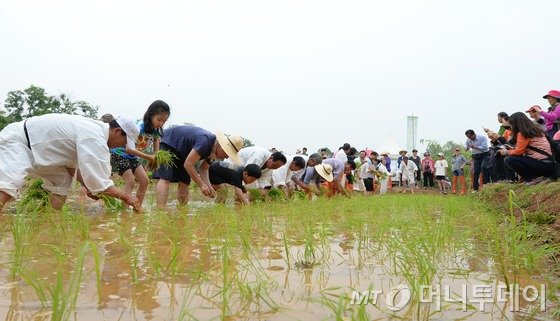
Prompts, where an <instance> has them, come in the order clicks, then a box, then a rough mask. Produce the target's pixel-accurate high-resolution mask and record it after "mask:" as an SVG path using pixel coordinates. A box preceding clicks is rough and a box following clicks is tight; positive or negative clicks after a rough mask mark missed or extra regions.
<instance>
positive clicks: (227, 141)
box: [215, 130, 243, 165]
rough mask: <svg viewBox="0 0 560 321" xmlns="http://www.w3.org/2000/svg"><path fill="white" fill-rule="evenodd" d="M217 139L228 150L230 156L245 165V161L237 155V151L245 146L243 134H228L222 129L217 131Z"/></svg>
mask: <svg viewBox="0 0 560 321" xmlns="http://www.w3.org/2000/svg"><path fill="white" fill-rule="evenodd" d="M215 134H216V139H217V140H218V144H220V147H222V149H223V150H224V152H226V154H227V155H228V158H229V159H231V160H232V161H233V162H234V163H235V164H237V165H243V162H242V161H241V159H240V158H239V156H237V153H238V152H239V150H240V149H241V148H243V137H241V136H226V135H225V134H224V133H222V132H221V131H218V130H217V131H216V133H215Z"/></svg>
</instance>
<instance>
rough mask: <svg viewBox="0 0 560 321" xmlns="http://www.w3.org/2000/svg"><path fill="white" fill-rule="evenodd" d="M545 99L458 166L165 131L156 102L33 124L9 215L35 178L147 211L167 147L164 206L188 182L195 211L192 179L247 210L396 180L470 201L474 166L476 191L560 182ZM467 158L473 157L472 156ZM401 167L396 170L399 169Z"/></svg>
mask: <svg viewBox="0 0 560 321" xmlns="http://www.w3.org/2000/svg"><path fill="white" fill-rule="evenodd" d="M543 98H544V99H546V100H547V101H548V102H549V104H550V107H549V108H548V109H547V110H546V111H545V110H544V109H543V108H541V107H539V106H532V107H530V108H529V109H528V110H527V111H526V113H527V114H528V115H529V116H527V115H526V114H525V113H523V112H515V113H513V114H512V115H508V114H507V113H505V112H500V113H498V122H499V123H500V128H499V130H498V131H497V132H494V131H492V130H490V129H486V128H485V129H484V132H485V135H482V134H478V133H476V132H475V131H474V130H472V129H469V130H467V131H466V132H465V135H466V137H467V139H466V142H465V145H464V148H461V147H456V148H455V149H454V150H453V156H452V158H451V159H450V162H449V163H448V161H447V160H446V159H445V154H444V153H438V155H437V157H436V159H435V160H434V159H433V158H432V156H431V154H430V152H429V151H426V152H425V153H423V157H420V156H419V155H418V150H416V149H414V150H412V151H411V154H410V155H409V154H408V151H405V150H402V151H400V152H399V157H398V158H397V159H396V160H392V159H391V155H390V153H389V152H385V151H384V152H381V153H378V152H376V151H372V150H365V149H364V150H360V151H358V150H357V149H356V148H355V147H352V146H351V145H350V144H349V143H345V144H344V145H343V146H342V147H340V148H339V149H338V150H337V151H336V152H335V153H334V154H333V155H327V154H326V151H325V150H324V149H322V150H319V151H318V152H316V153H312V154H311V155H308V154H307V148H302V149H301V150H298V151H297V152H296V154H295V155H286V154H284V153H282V152H280V151H277V150H275V149H270V150H269V149H267V148H264V147H258V146H249V147H244V146H243V144H244V140H243V138H242V137H240V136H236V135H225V134H223V133H221V132H220V131H216V132H215V133H212V132H210V131H208V130H206V129H203V128H200V127H196V126H189V125H183V126H171V127H169V128H166V129H163V127H164V125H165V123H166V122H167V120H168V118H169V116H170V113H171V111H170V108H169V105H168V104H167V103H165V102H164V101H161V100H157V101H154V102H153V103H152V104H151V105H150V106H149V107H148V109H147V111H146V112H145V114H144V117H143V118H142V119H140V120H138V121H136V122H135V121H133V120H131V119H129V118H127V117H124V116H121V117H117V118H114V117H113V116H112V115H110V114H107V115H104V116H103V117H102V118H101V119H100V120H99V121H98V120H93V119H89V118H85V117H81V116H75V115H63V114H47V115H43V116H37V117H31V118H28V119H26V120H24V121H22V122H17V123H12V124H9V125H8V126H7V127H5V128H4V129H3V130H2V131H1V132H0V211H1V210H2V208H3V207H4V205H5V204H6V203H7V202H8V201H10V200H12V199H14V198H17V196H18V194H19V193H20V191H21V189H22V188H23V187H24V185H25V178H26V177H27V176H28V175H32V176H36V177H40V178H41V179H42V180H43V188H44V189H45V190H47V191H48V192H49V193H50V202H51V205H52V207H54V208H60V207H62V205H63V204H64V202H65V200H66V197H67V195H68V192H69V189H70V187H71V184H72V182H73V180H74V179H76V180H77V181H78V182H79V183H81V185H82V186H83V188H84V191H85V193H86V194H87V195H88V196H90V197H92V198H97V197H98V196H99V195H100V194H104V195H107V196H110V197H115V198H118V199H121V200H122V201H123V202H124V203H126V204H128V205H130V206H132V207H133V208H134V209H135V210H137V211H139V210H141V208H142V203H143V200H144V197H145V195H146V191H147V188H148V185H149V181H150V178H149V177H148V173H147V171H146V168H145V166H144V165H143V164H142V162H141V161H140V159H144V160H145V161H144V162H145V163H147V166H148V167H152V168H153V167H154V166H155V163H156V156H155V154H156V153H157V152H158V151H159V150H162V151H168V152H169V153H171V154H172V155H173V156H174V157H173V164H172V166H159V167H157V168H153V169H154V171H153V175H152V178H153V179H157V183H156V185H155V194H156V203H157V205H158V206H159V207H165V206H166V205H167V202H168V198H169V189H170V186H171V183H177V184H178V186H177V200H178V202H179V203H180V204H186V203H187V202H188V198H189V186H190V184H191V180H192V181H194V183H195V184H196V185H197V186H198V187H199V189H200V191H201V192H202V194H204V195H205V196H208V197H211V198H215V199H216V201H218V202H223V201H224V200H225V199H224V193H221V192H220V191H221V190H225V189H226V188H225V187H226V186H227V185H229V186H233V188H234V189H235V195H236V198H237V199H238V200H239V201H240V202H242V203H249V202H250V197H249V195H248V193H247V189H249V188H254V189H257V190H259V191H260V192H261V193H263V194H264V195H266V194H267V192H268V190H269V189H271V188H273V187H274V188H279V189H281V190H282V191H283V192H284V193H285V196H286V197H289V196H290V194H291V193H293V192H294V191H296V190H300V191H303V192H305V193H307V194H309V195H312V194H313V193H326V194H327V195H334V194H349V193H352V192H358V193H363V194H366V195H371V194H374V193H379V194H385V193H387V191H388V189H390V188H392V187H393V182H395V183H396V184H397V185H399V186H400V188H399V191H400V192H402V193H407V192H410V193H414V191H415V190H417V189H419V188H421V187H423V188H432V187H433V186H434V180H435V182H437V189H438V190H439V192H440V193H442V194H447V193H448V191H450V192H451V193H453V194H455V193H458V194H465V193H466V192H467V184H466V179H465V166H467V165H469V166H470V169H471V170H470V173H471V180H470V181H471V189H472V191H473V192H476V191H478V190H479V189H480V187H481V185H483V184H486V183H488V182H497V181H508V182H525V183H526V184H538V183H540V182H543V181H545V180H548V179H556V178H557V175H558V165H557V163H556V161H555V156H557V155H558V154H557V152H556V147H557V144H556V143H555V142H554V141H555V140H556V141H557V140H560V132H559V131H558V128H559V122H560V107H559V105H560V91H558V90H551V91H549V92H548V93H547V94H546V95H545V96H544V97H543ZM147 150H150V151H151V152H149V153H148V152H147ZM463 151H471V152H472V154H471V158H472V159H471V160H469V159H467V157H465V156H464V155H463ZM394 161H396V163H397V166H396V170H392V169H391V162H394ZM111 164H112V165H113V167H114V170H115V171H116V173H117V174H118V175H120V176H121V177H122V179H123V181H124V187H123V188H122V189H121V188H118V187H116V186H115V184H114V182H113V180H112V179H111V173H112V166H111ZM449 176H450V177H451V180H449V179H448V177H449ZM136 185H138V187H137V189H136V193H134V187H135V186H136Z"/></svg>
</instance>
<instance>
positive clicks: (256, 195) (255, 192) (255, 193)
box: [247, 189, 265, 203]
mask: <svg viewBox="0 0 560 321" xmlns="http://www.w3.org/2000/svg"><path fill="white" fill-rule="evenodd" d="M247 192H248V193H249V199H250V200H251V202H253V203H262V202H264V201H265V198H264V196H263V194H262V193H261V191H260V190H259V189H249V190H247Z"/></svg>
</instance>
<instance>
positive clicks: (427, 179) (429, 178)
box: [424, 172, 434, 187]
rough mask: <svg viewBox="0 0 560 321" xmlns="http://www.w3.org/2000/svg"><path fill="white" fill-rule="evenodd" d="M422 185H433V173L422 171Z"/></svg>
mask: <svg viewBox="0 0 560 321" xmlns="http://www.w3.org/2000/svg"><path fill="white" fill-rule="evenodd" d="M424 187H434V173H432V172H424Z"/></svg>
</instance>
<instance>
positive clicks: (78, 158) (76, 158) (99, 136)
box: [25, 114, 114, 194]
mask: <svg viewBox="0 0 560 321" xmlns="http://www.w3.org/2000/svg"><path fill="white" fill-rule="evenodd" d="M25 125H26V127H27V132H28V134H29V143H30V145H31V152H32V153H33V158H34V161H35V166H36V167H54V166H65V167H68V168H77V169H79V170H80V173H81V175H82V178H83V180H84V184H85V185H86V187H87V188H88V189H89V190H90V191H91V192H92V193H94V194H95V193H98V192H101V191H104V190H106V189H107V188H109V187H111V186H113V185H114V183H113V181H112V180H111V179H110V178H109V177H110V176H111V164H110V158H111V156H110V153H109V147H108V146H107V140H108V139H109V125H107V124H105V123H103V122H101V121H97V120H94V119H90V118H86V117H82V116H77V115H65V114H47V115H42V116H37V117H31V118H29V119H28V120H27V122H26V124H25Z"/></svg>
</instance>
